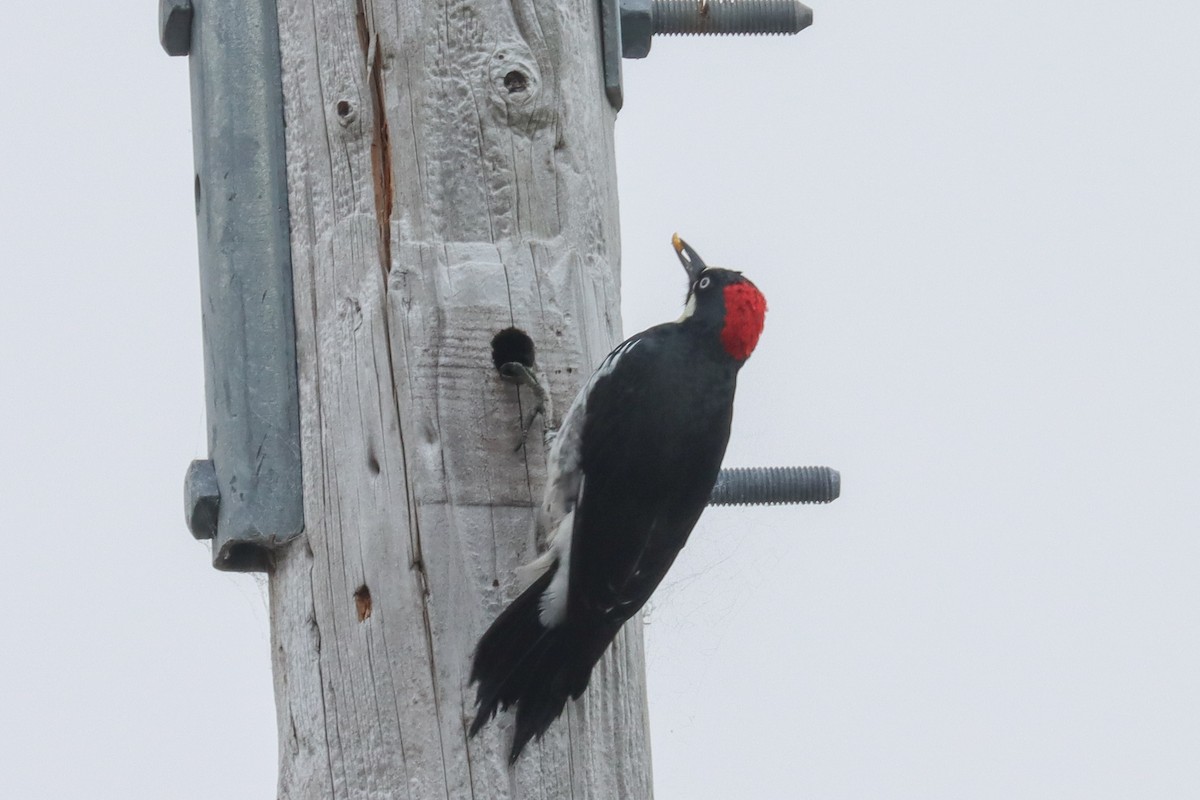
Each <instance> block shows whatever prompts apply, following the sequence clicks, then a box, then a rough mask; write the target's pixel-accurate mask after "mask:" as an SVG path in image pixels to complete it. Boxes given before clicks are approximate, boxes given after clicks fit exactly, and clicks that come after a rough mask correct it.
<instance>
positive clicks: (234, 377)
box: [159, 0, 304, 571]
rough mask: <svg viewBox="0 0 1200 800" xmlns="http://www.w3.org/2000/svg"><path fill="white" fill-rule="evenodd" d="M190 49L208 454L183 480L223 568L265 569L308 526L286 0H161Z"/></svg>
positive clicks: (182, 50)
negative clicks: (286, 96)
mask: <svg viewBox="0 0 1200 800" xmlns="http://www.w3.org/2000/svg"><path fill="white" fill-rule="evenodd" d="M159 38H160V40H161V42H162V45H163V49H164V50H166V51H167V53H168V54H171V55H188V56H189V57H190V58H189V62H190V63H189V66H190V73H191V95H192V130H193V142H192V144H193V152H194V156H195V164H196V177H195V186H194V191H195V196H196V227H197V233H198V242H199V251H200V253H199V255H200V299H201V317H202V324H203V329H204V367H205V369H204V378H205V395H206V398H207V416H208V454H209V457H208V459H205V460H200V461H195V462H193V463H192V465H191V467H190V468H189V469H188V473H187V478H186V480H185V502H186V508H185V511H186V516H187V522H188V527H189V529H190V530H191V531H192V534H193V535H194V536H196V537H197V538H205V539H212V541H213V566H215V567H217V568H218V569H224V570H235V571H256V570H265V569H268V568H269V567H270V563H271V551H272V550H273V549H275V548H277V547H279V546H280V545H281V544H283V543H285V542H287V541H289V540H291V539H293V538H295V537H296V536H298V535H299V534H300V533H301V532H303V530H304V512H303V493H302V489H301V474H300V414H299V399H298V396H297V390H296V342H295V338H296V337H295V320H294V317H293V313H292V264H291V245H290V231H289V224H290V222H289V218H288V202H287V176H286V170H285V161H284V140H283V89H282V85H281V83H280V64H279V32H278V28H277V22H276V16H275V1H274V0H195V2H194V3H193V2H189V1H188V0H160V2H159Z"/></svg>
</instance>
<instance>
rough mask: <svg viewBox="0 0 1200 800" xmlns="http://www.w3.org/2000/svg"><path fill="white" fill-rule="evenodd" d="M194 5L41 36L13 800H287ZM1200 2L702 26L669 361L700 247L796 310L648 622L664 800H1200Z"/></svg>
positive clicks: (651, 263)
mask: <svg viewBox="0 0 1200 800" xmlns="http://www.w3.org/2000/svg"><path fill="white" fill-rule="evenodd" d="M155 26H156V19H155V10H154V6H153V4H151V3H141V4H133V3H123V4H110V3H84V2H82V1H81V0H69V1H67V2H63V3H58V4H54V5H53V6H52V7H51V6H41V5H35V4H20V5H18V6H14V8H10V9H7V13H6V15H5V23H4V25H3V26H2V28H0V99H2V101H3V105H2V106H0V108H2V111H0V114H2V115H3V125H0V153H2V155H0V159H2V160H3V164H4V169H3V173H2V174H0V244H2V245H3V250H2V252H3V260H4V270H3V276H4V285H3V288H2V289H0V389H2V391H0V412H2V413H0V419H2V420H3V422H0V426H2V431H0V433H2V439H0V441H2V442H3V445H2V447H3V449H2V451H0V452H2V456H3V457H2V459H0V478H2V480H0V495H2V502H0V534H2V535H3V537H4V542H5V546H4V549H3V555H2V556H0V608H2V609H3V610H4V613H3V615H0V753H4V758H3V760H2V761H0V795H2V796H5V797H48V798H60V797H61V798H68V797H92V798H125V797H153V798H160V797H161V798H214V799H216V798H238V799H239V800H240V799H241V798H246V799H247V800H250V798H263V797H271V796H273V794H274V783H275V725H274V711H273V704H272V690H271V678H270V668H269V660H268V630H267V611H266V605H265V600H264V591H263V586H262V584H261V581H259V580H256V579H255V578H253V577H248V576H236V575H225V574H220V573H216V572H214V571H213V570H212V569H211V568H210V567H209V566H208V553H207V549H206V547H205V546H204V545H201V544H197V543H195V542H193V541H192V540H191V538H190V536H189V535H188V534H187V532H186V531H185V530H184V527H183V523H182V519H181V517H182V513H181V509H180V481H181V478H182V475H183V470H184V468H185V467H186V465H187V462H188V461H189V460H190V459H191V458H193V457H195V456H197V455H200V454H202V453H203V449H204V421H203V407H204V401H203V386H202V363H201V356H200V329H199V303H198V298H197V285H198V280H197V273H196V266H195V258H196V256H195V253H196V248H195V229H194V218H193V208H192V186H191V182H192V177H191V176H192V171H191V163H192V158H191V139H190V118H189V109H188V98H187V76H186V63H185V62H184V61H183V60H179V59H176V60H171V59H168V58H167V57H166V56H165V55H163V54H162V52H161V51H160V50H159V48H158V45H157V42H156V30H155ZM1198 34H1200V7H1198V6H1196V5H1194V4H1191V3H1182V2H1178V3H1168V2H1146V3H1141V4H1126V3H1122V4H1117V3H1112V2H1108V3H1082V2H1054V3H1031V4H1011V3H1009V4H996V3H991V4H975V3H961V2H922V3H916V4H909V5H903V4H882V3H848V2H829V3H824V4H818V5H817V7H816V24H815V26H814V27H813V28H812V29H810V30H809V31H806V32H805V33H803V34H801V36H800V37H799V38H797V39H753V40H744V41H736V42H735V41H728V40H723V41H716V40H707V41H705V40H698V39H686V40H685V39H672V40H666V39H660V40H657V41H656V42H655V44H654V49H653V51H652V53H651V57H650V58H649V59H648V60H646V61H642V62H626V64H625V66H626V97H627V100H626V108H625V110H624V111H623V112H622V114H621V117H620V119H619V121H618V126H617V133H618V159H619V160H618V169H619V172H620V179H621V204H622V227H623V242H624V291H625V306H624V308H625V322H626V330H627V331H629V332H632V331H634V330H637V329H639V328H641V327H645V326H647V325H650V324H652V323H655V322H658V321H661V320H663V319H667V318H673V317H674V316H675V315H676V314H677V312H678V309H679V306H680V304H681V302H682V292H683V277H682V271H681V270H680V269H679V267H678V265H677V263H676V262H675V259H674V256H673V254H672V252H671V250H670V246H669V237H670V234H671V232H672V231H673V230H678V231H679V232H680V233H681V234H683V235H684V236H685V237H686V238H688V240H689V241H690V242H691V243H692V244H693V245H695V246H696V248H697V249H698V250H699V251H700V252H701V253H702V254H703V255H704V256H705V258H706V259H707V260H708V261H709V262H710V263H717V264H721V265H724V266H730V267H735V268H740V269H744V270H745V271H746V272H747V273H748V274H749V275H750V276H751V277H752V278H753V279H755V280H756V281H757V282H758V284H759V285H760V287H761V288H762V289H763V290H764V292H765V293H766V295H767V297H768V299H769V302H770V313H769V315H768V318H767V329H766V332H765V334H764V337H763V340H762V343H761V345H760V347H759V350H758V351H757V352H756V354H755V355H754V357H753V359H752V360H751V361H750V362H749V364H748V366H747V367H746V369H745V370H744V371H743V373H742V385H741V390H740V394H739V400H738V406H737V418H736V421H735V432H734V438H733V441H732V443H731V446H730V454H729V458H728V463H729V464H731V465H745V464H776V463H778V464H785V463H828V464H831V465H834V466H836V467H839V468H840V469H841V470H842V472H843V476H844V493H843V497H842V499H841V500H839V501H838V502H837V503H835V504H834V505H832V506H829V507H823V508H807V507H806V508H798V509H767V510H764V509H757V510H751V511H745V510H742V511H737V510H723V509H717V510H712V511H710V512H709V513H708V514H707V515H706V517H705V518H704V519H703V520H702V521H701V524H700V526H699V527H698V528H697V531H696V534H695V535H694V537H693V540H692V544H690V545H689V547H688V549H687V550H686V551H685V552H684V554H683V556H682V557H681V559H680V561H679V562H678V564H677V566H676V568H675V570H674V572H673V573H672V574H671V576H670V577H669V578H668V580H667V582H666V583H665V584H664V586H663V587H662V589H661V590H660V592H659V593H658V595H657V596H656V598H655V600H654V601H653V603H652V607H651V610H650V616H649V619H650V626H649V628H648V647H649V672H650V675H649V680H650V695H651V725H652V732H653V737H654V742H653V743H654V770H655V776H656V787H657V796H658V798H659V800H682V799H687V798H726V797H754V798H767V799H769V798H798V797H805V798H1016V797H1020V798H1065V797H1071V798H1099V797H1106V798H1129V797H1139V798H1142V797H1149V798H1189V797H1196V796H1200V758H1198V757H1197V754H1198V753H1200V581H1198V580H1197V578H1198V574H1197V573H1198V572H1200V570H1198V566H1200V537H1198V536H1197V534H1198V533H1200V531H1198V528H1200V491H1197V478H1198V477H1200V456H1198V455H1197V453H1198V452H1200V423H1198V421H1197V414H1198V408H1200V381H1198V380H1197V377H1196V371H1197V366H1198V364H1200V352H1198V351H1200V345H1198V344H1197V342H1198V340H1200V316H1198V314H1197V309H1198V308H1200V277H1198V276H1197V268H1198V267H1200V224H1198V223H1200V45H1198V44H1197V37H1198Z"/></svg>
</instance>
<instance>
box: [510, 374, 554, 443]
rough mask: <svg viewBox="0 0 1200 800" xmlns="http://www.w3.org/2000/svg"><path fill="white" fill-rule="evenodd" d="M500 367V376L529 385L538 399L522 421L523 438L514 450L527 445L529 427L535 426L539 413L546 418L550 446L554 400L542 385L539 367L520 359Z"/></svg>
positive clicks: (522, 384)
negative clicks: (524, 362)
mask: <svg viewBox="0 0 1200 800" xmlns="http://www.w3.org/2000/svg"><path fill="white" fill-rule="evenodd" d="M498 369H499V370H500V377H501V378H503V379H504V380H506V381H508V382H509V383H515V384H516V385H518V386H528V387H529V389H530V391H532V392H533V397H534V399H535V400H536V403H535V404H534V406H533V410H532V411H531V412H529V417H528V418H527V419H525V420H523V421H522V422H521V440H520V441H519V442H517V446H516V447H515V448H513V452H516V451H518V450H520V449H521V448H522V447H524V446H525V443H526V442H527V441H528V439H529V429H530V428H532V427H533V423H534V422H535V421H536V420H537V418H538V415H539V414H540V415H542V418H543V419H544V420H545V430H546V433H545V439H546V441H545V444H546V445H547V446H549V444H550V442H551V441H552V440H553V438H554V431H552V430H551V429H550V416H551V415H550V409H551V403H552V402H553V401H552V400H551V399H550V393H549V392H547V391H546V387H545V386H543V385H542V381H541V379H540V378H539V376H538V372H537V369H536V368H530V367H527V366H525V365H524V364H522V363H520V362H519V361H507V362H505V363H503V364H501V365H500V366H499V367H498Z"/></svg>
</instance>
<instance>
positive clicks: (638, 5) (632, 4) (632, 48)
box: [620, 0, 654, 58]
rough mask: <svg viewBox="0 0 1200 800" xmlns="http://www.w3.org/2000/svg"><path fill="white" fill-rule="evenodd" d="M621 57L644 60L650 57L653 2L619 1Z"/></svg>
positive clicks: (637, 0)
mask: <svg viewBox="0 0 1200 800" xmlns="http://www.w3.org/2000/svg"><path fill="white" fill-rule="evenodd" d="M620 2H621V55H622V56H624V57H625V58H645V57H646V56H648V55H650V39H651V37H653V36H654V14H653V11H652V3H653V0H620Z"/></svg>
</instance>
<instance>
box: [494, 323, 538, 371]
mask: <svg viewBox="0 0 1200 800" xmlns="http://www.w3.org/2000/svg"><path fill="white" fill-rule="evenodd" d="M514 361H515V362H517V363H518V364H524V365H525V366H527V367H529V368H531V369H532V368H533V365H534V348H533V339H530V338H529V334H527V333H525V331H523V330H521V329H520V328H505V329H504V330H502V331H500V332H499V333H497V334H496V335H495V336H493V337H492V364H494V365H495V367H496V369H500V367H502V366H504V365H505V364H510V363H512V362H514Z"/></svg>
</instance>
